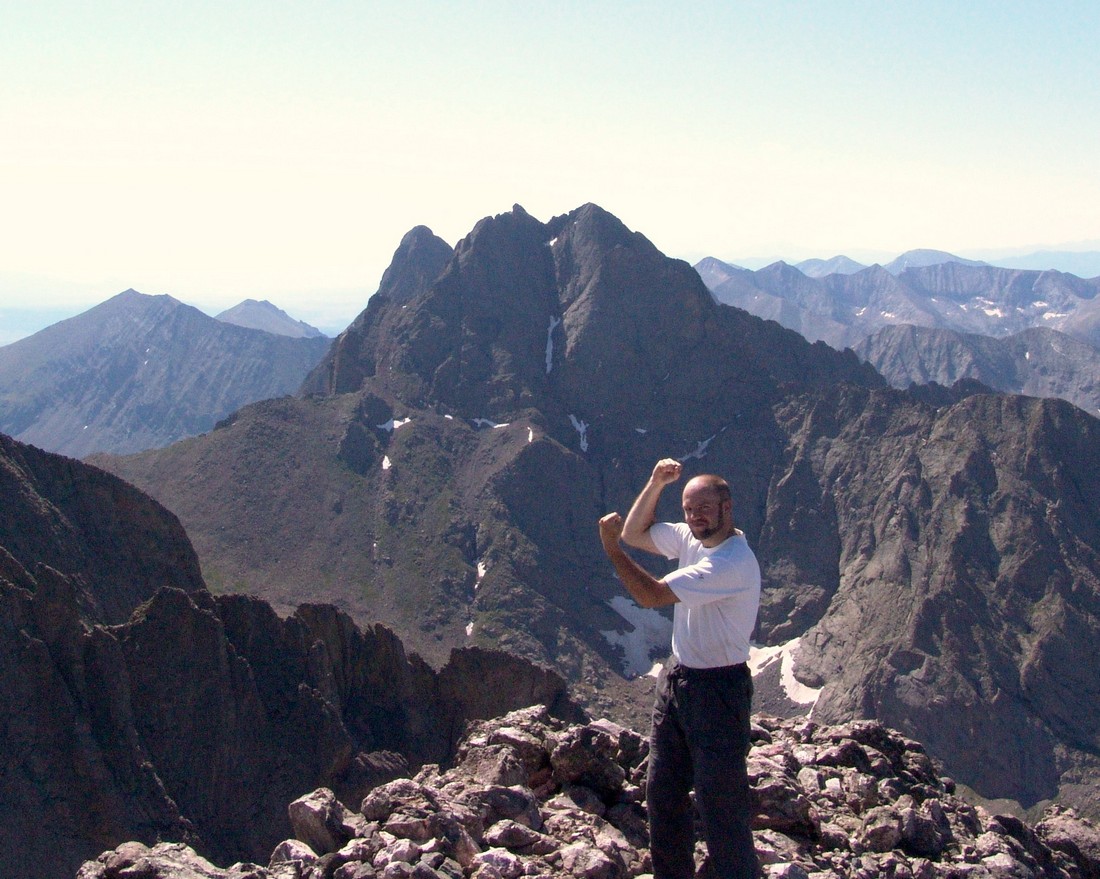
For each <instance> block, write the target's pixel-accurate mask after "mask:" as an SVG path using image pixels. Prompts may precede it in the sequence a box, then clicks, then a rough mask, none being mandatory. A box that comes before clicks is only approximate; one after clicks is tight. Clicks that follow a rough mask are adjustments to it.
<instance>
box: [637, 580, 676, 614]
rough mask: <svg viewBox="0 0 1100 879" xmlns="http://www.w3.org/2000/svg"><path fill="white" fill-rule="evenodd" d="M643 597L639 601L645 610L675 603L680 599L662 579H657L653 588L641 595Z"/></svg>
mask: <svg viewBox="0 0 1100 879" xmlns="http://www.w3.org/2000/svg"><path fill="white" fill-rule="evenodd" d="M643 599H644V600H643V601H642V602H640V603H641V605H642V607H644V608H645V609H646V610H654V609H656V608H658V607H668V606H669V605H670V604H676V602H677V601H679V600H680V599H678V598H677V597H676V593H675V592H673V591H672V590H671V589H670V588H669V586H668V584H667V583H665V581H664V580H658V581H657V583H656V584H655V586H654V588H653V589H652V590H650V591H648V592H647V593H646V594H645V595H644V596H643Z"/></svg>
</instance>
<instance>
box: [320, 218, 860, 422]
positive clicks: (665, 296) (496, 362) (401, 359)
mask: <svg viewBox="0 0 1100 879" xmlns="http://www.w3.org/2000/svg"><path fill="white" fill-rule="evenodd" d="M401 254H402V250H401V249H400V248H399V250H398V256H396V257H395V261H394V263H393V264H392V265H391V268H390V269H389V270H387V283H388V284H394V285H395V284H400V283H405V281H404V280H403V278H404V275H403V272H405V271H406V270H407V267H406V265H405V264H404V263H403V262H402V261H401V259H400V258H399V257H400V255H401ZM443 255H444V254H443V253H442V250H441V249H440V250H439V252H438V257H439V258H440V259H442V257H443ZM433 270H434V267H433ZM785 270H786V271H790V272H793V273H797V270H795V269H793V268H790V267H786V269H785ZM426 277H427V275H423V274H421V275H420V276H418V277H417V278H416V279H415V280H414V281H412V282H410V284H409V287H410V289H412V288H415V289H417V290H418V291H419V292H418V294H417V296H416V299H415V302H413V301H412V300H409V299H406V300H398V299H395V298H394V297H388V298H386V299H385V300H382V299H379V300H378V301H376V302H373V303H371V304H370V305H368V308H367V310H366V311H365V312H364V313H363V314H362V315H361V316H360V318H358V319H357V320H356V323H355V325H353V326H352V327H350V328H349V330H348V331H347V333H346V334H345V336H344V337H342V338H341V339H340V340H338V342H337V344H336V345H334V347H333V351H332V354H331V357H330V358H329V360H328V361H327V362H326V363H325V364H323V365H322V367H319V368H318V370H317V371H316V372H315V374H314V376H311V380H310V381H309V382H307V384H306V385H304V386H303V391H305V392H307V393H314V392H323V393H333V392H335V393H344V392H348V391H354V390H358V389H360V388H361V387H363V384H364V382H365V381H367V380H368V379H370V380H371V381H372V382H373V383H374V384H376V385H377V384H379V383H381V384H382V385H384V386H385V388H383V389H382V391H383V392H384V394H389V395H397V396H404V397H406V398H409V397H412V398H416V399H420V400H423V401H430V402H431V403H433V404H434V405H439V406H442V407H443V408H444V410H445V411H450V412H453V413H455V414H461V415H463V416H464V417H468V418H477V417H485V418H491V419H493V420H496V421H498V422H500V421H508V420H511V419H512V418H513V417H515V416H516V414H517V413H518V412H521V411H523V410H526V409H529V408H532V407H535V408H538V409H540V410H542V411H544V412H545V411H549V412H555V413H560V412H561V411H562V410H565V409H569V408H570V407H573V408H576V407H577V406H580V405H581V401H584V405H585V406H586V408H588V410H589V411H590V413H591V414H590V415H589V416H588V417H594V416H595V414H596V413H597V412H598V413H600V414H601V417H606V415H607V413H608V412H610V411H622V410H623V409H625V408H629V407H632V406H633V407H635V408H636V409H638V410H639V411H648V410H649V409H650V408H652V407H653V406H655V405H659V402H658V401H659V400H662V399H666V396H667V395H675V394H677V393H680V392H686V388H683V389H682V390H681V387H680V385H681V382H685V383H690V382H693V381H694V382H699V381H702V380H703V376H702V375H701V374H700V375H696V374H695V367H694V366H688V367H686V368H684V367H678V366H677V364H678V363H679V362H680V361H684V360H688V361H690V360H691V356H690V354H689V352H690V350H691V349H692V348H693V347H694V346H697V345H698V344H701V343H704V341H705V340H708V339H710V340H711V344H712V345H713V346H715V355H716V357H718V359H719V361H720V362H721V364H722V365H721V367H720V369H719V370H718V371H719V373H720V375H721V376H723V377H726V378H728V380H729V381H731V382H733V383H734V385H739V384H742V383H744V382H746V381H749V382H751V381H754V380H756V379H754V378H753V377H758V378H760V380H762V381H765V382H766V381H771V380H772V379H770V378H763V377H764V376H768V375H772V374H775V375H778V374H785V373H787V372H788V370H789V368H790V367H789V362H790V359H788V362H787V363H784V362H783V360H784V355H783V349H782V346H780V347H778V348H775V347H772V346H769V345H762V346H761V348H762V349H763V350H764V351H767V354H766V356H765V357H764V358H762V359H759V360H756V361H753V362H745V350H746V347H749V348H751V347H753V345H754V344H755V343H751V342H750V343H749V344H748V345H747V346H746V344H745V340H744V339H742V340H739V342H737V343H735V342H734V341H733V339H732V336H731V335H730V333H729V332H728V330H727V329H723V328H722V325H723V324H725V323H727V322H728V321H729V320H730V319H731V318H730V316H729V315H726V314H725V313H724V312H723V311H722V309H721V308H720V307H719V306H717V305H716V304H715V302H714V300H713V298H712V297H711V296H710V294H709V292H708V290H707V289H706V286H705V285H704V284H703V283H702V281H701V280H700V278H699V276H698V274H697V273H696V272H695V271H694V270H692V268H691V267H690V266H689V265H688V264H687V263H685V262H683V261H681V260H675V259H670V258H668V257H666V256H665V255H664V254H662V253H661V252H660V251H659V250H658V249H657V248H656V247H654V245H653V244H652V243H651V242H650V241H649V240H648V239H647V238H646V237H645V236H644V235H641V234H639V233H636V232H633V231H631V230H630V229H628V228H627V227H626V225H625V224H623V223H622V221H620V220H619V219H618V218H617V217H615V216H614V215H612V214H611V213H609V212H607V211H606V210H604V209H602V208H600V207H599V206H598V205H595V204H586V205H582V206H581V207H580V208H577V209H576V210H574V211H571V212H570V213H568V214H564V215H561V216H558V217H555V218H554V219H552V220H551V221H550V222H548V223H542V222H540V221H539V220H537V219H535V218H534V217H532V216H531V215H530V214H528V213H526V211H515V210H513V211H512V212H509V213H505V214H498V215H496V216H493V217H487V218H485V219H483V220H481V221H480V222H478V223H477V225H476V226H475V227H474V229H473V231H471V232H470V233H469V234H468V235H467V236H466V237H465V238H463V239H462V240H461V241H460V242H459V243H458V244H457V245H456V247H455V250H454V252H453V255H452V256H451V257H450V259H449V260H448V261H447V263H446V266H445V267H444V268H443V270H442V271H441V272H439V274H438V277H437V278H435V279H433V280H431V281H430V282H428V283H427V284H424V283H423V282H424V280H425V278H426ZM804 280H805V281H806V283H808V284H809V283H816V282H811V281H809V280H808V279H804ZM761 332H764V333H765V334H766V332H767V331H764V330H763V329H762V328H757V327H754V328H753V329H752V330H751V331H750V332H749V336H750V338H755V337H756V336H758V335H759V334H760V333H761ZM784 344H787V345H794V346H795V347H801V346H802V345H803V344H804V343H803V342H802V340H799V339H798V338H797V337H796V336H793V335H792V336H791V337H790V338H789V339H788V340H787V341H786V342H785V343H784ZM798 359H801V355H800V356H799V357H795V358H794V360H798ZM826 359H828V357H826ZM805 363H807V364H808V363H815V364H816V365H815V366H814V367H813V368H812V369H811V370H810V373H809V376H810V380H813V378H812V376H813V375H814V374H815V373H816V371H817V370H818V369H824V370H825V371H827V372H830V371H831V370H833V369H834V368H835V366H826V365H825V364H824V361H823V360H821V359H820V358H818V357H816V356H814V357H809V358H807V359H806V360H805ZM846 369H847V368H846V367H845V368H842V370H841V371H842V372H845V371H846ZM609 371H610V372H609ZM600 374H613V375H617V376H618V375H634V376H637V377H638V379H639V382H638V383H635V384H632V385H630V386H629V387H628V388H627V389H625V390H624V389H623V388H622V387H613V386H612V385H611V384H610V383H603V382H593V377H594V376H597V375H600ZM665 375H669V376H671V377H672V378H671V380H669V381H666V380H665V379H664V378H663V376H665ZM715 392H716V391H715ZM693 393H694V392H693ZM576 417H577V418H581V417H582V416H581V415H576Z"/></svg>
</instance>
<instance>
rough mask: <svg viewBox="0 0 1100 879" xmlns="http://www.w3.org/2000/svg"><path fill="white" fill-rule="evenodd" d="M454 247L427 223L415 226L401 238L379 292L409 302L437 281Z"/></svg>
mask: <svg viewBox="0 0 1100 879" xmlns="http://www.w3.org/2000/svg"><path fill="white" fill-rule="evenodd" d="M453 252H454V251H453V250H452V248H451V246H450V245H449V244H448V243H447V242H446V241H444V240H443V239H442V238H439V237H438V236H437V235H436V234H435V233H434V232H432V230H431V229H429V228H428V227H427V226H414V227H413V228H412V229H410V230H409V231H408V232H406V233H405V235H404V236H403V237H402V238H401V243H400V244H399V245H398V246H397V250H395V251H394V254H393V259H391V260H390V264H389V266H388V267H387V268H386V271H385V272H384V273H383V274H382V281H381V283H380V284H379V285H378V293H379V294H381V295H382V296H386V297H388V298H390V299H392V300H393V301H394V302H397V303H401V304H404V303H407V302H408V301H409V300H410V299H412V298H413V297H414V296H415V295H416V294H417V293H419V292H421V290H423V289H424V288H425V287H426V286H427V285H428V284H430V283H431V282H432V281H434V280H435V279H436V278H437V277H438V276H439V273H440V272H441V271H442V270H443V267H444V266H445V265H446V264H447V260H449V259H450V258H451V254H452V253H453Z"/></svg>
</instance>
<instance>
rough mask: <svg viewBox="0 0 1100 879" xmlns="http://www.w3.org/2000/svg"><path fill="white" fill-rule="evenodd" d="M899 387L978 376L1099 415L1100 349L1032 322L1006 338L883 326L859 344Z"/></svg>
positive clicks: (866, 356) (860, 351)
mask: <svg viewBox="0 0 1100 879" xmlns="http://www.w3.org/2000/svg"><path fill="white" fill-rule="evenodd" d="M854 350H855V352H856V353H857V354H858V355H859V356H860V357H862V358H863V359H864V360H867V361H868V362H870V363H871V364H872V365H873V366H874V367H875V368H876V369H877V370H878V371H879V372H881V373H882V374H883V375H884V376H885V377H886V379H887V380H888V381H889V382H890V384H892V385H894V387H898V388H905V387H908V386H909V384H910V383H912V382H916V383H918V384H926V383H928V382H938V383H939V384H941V385H951V384H954V383H955V382H956V381H959V380H960V379H974V380H976V381H980V382H981V383H982V384H985V385H988V386H989V387H991V388H994V389H996V390H998V391H1005V392H1006V393H1013V394H1029V395H1031V396H1035V397H1061V398H1062V399H1063V400H1069V401H1070V402H1071V403H1073V404H1074V405H1077V406H1080V407H1081V408H1082V409H1084V410H1085V411H1086V412H1089V413H1090V414H1092V415H1100V350H1097V349H1096V348H1094V347H1092V346H1091V345H1087V344H1085V343H1084V342H1081V341H1078V340H1077V339H1074V338H1072V337H1070V336H1067V335H1066V334H1065V333H1059V332H1057V331H1056V330H1048V329H1045V328H1043V327H1033V328H1032V329H1028V330H1023V331H1022V332H1019V333H1016V334H1014V335H1012V336H1007V337H1005V338H1003V339H994V338H991V337H989V336H979V335H974V334H971V333H958V332H955V331H954V330H943V329H934V328H929V327H914V326H911V325H908V324H899V325H897V326H891V327H884V328H883V329H881V330H879V331H878V332H877V333H875V334H874V335H871V336H868V337H867V338H866V339H864V340H863V341H862V342H859V343H858V344H857V345H856V346H855V349H854Z"/></svg>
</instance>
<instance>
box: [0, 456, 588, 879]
mask: <svg viewBox="0 0 1100 879" xmlns="http://www.w3.org/2000/svg"><path fill="white" fill-rule="evenodd" d="M0 499H2V504H0V693H3V699H2V700H0V761H2V762H0V769H2V771H0V874H2V875H4V876H5V877H37V876H43V875H66V874H71V873H72V872H73V871H75V869H76V867H77V866H78V865H79V863H80V862H81V861H82V860H84V859H86V858H88V857H91V856H93V855H94V854H95V853H96V852H97V851H101V850H103V848H104V847H111V846H114V845H117V844H118V843H119V842H121V841H124V840H131V839H132V840H140V841H144V842H149V843H151V842H153V841H154V840H156V839H158V838H165V839H174V840H180V841H184V842H189V843H190V844H192V845H195V846H196V847H197V848H198V849H199V850H200V851H202V852H204V853H205V854H207V855H208V856H210V857H216V858H218V859H219V860H226V861H230V860H235V859H240V858H255V857H258V856H259V855H260V854H264V856H266V852H267V850H268V849H270V847H271V846H273V845H274V844H275V843H276V842H277V841H278V840H279V839H280V838H282V837H283V836H285V835H286V833H287V832H288V831H287V826H288V825H287V817H286V802H287V801H288V800H289V799H292V798H294V797H296V796H299V795H301V794H302V793H303V792H306V791H308V790H311V789H313V788H314V787H316V786H317V785H318V784H324V785H327V786H328V787H330V788H332V789H334V790H337V791H339V792H340V793H341V795H342V796H348V797H351V798H353V799H354V798H357V797H361V796H362V795H363V794H364V793H365V792H366V791H367V790H369V789H370V787H372V786H373V785H375V784H377V783H379V782H380V781H384V780H388V779H389V778H392V777H393V776H394V775H395V774H397V773H400V772H404V771H407V770H408V769H409V768H410V767H417V766H419V765H420V764H421V763H422V762H425V761H431V762H436V763H446V762H448V761H449V760H450V758H451V756H452V754H453V752H454V747H455V744H456V742H457V740H458V736H459V734H460V731H461V729H462V727H463V725H464V723H465V722H466V721H467V720H468V719H470V718H473V717H482V716H489V715H491V714H495V713H499V712H500V711H501V710H507V709H509V708H514V707H517V706H521V705H527V704H532V703H539V704H544V705H550V706H553V709H554V710H555V711H556V712H557V713H560V714H562V715H563V716H574V717H575V716H577V710H576V709H575V708H574V707H573V706H572V703H571V702H570V701H569V699H568V697H567V696H566V694H565V686H564V683H563V682H562V681H561V679H560V678H558V677H557V676H556V675H554V674H553V673H551V672H548V671H546V670H544V669H538V668H535V667H533V666H531V665H530V664H529V663H527V662H525V661H523V660H520V659H518V658H516V657H511V656H506V655H503V654H498V653H494V652H492V651H486V650H478V649H475V648H472V649H469V650H466V651H462V652H458V653H456V654H455V656H454V657H453V661H452V662H451V663H449V664H447V665H446V666H444V668H443V669H442V671H440V672H436V671H433V670H432V669H431V668H429V667H428V666H427V665H426V664H425V663H424V662H423V661H421V660H420V659H418V658H417V657H415V656H409V655H407V654H406V653H405V650H404V647H403V646H402V644H401V642H400V641H399V640H398V639H397V638H396V637H395V636H394V635H393V634H392V633H391V632H389V631H388V630H386V629H384V628H382V627H380V626H374V627H370V628H368V629H365V630H363V629H360V628H359V627H358V626H356V625H355V624H354V623H353V622H352V621H351V619H350V618H349V617H347V616H346V615H345V614H342V613H340V612H339V611H337V610H336V609H335V608H332V607H329V606H323V605H311V606H305V607H302V608H300V609H299V610H298V612H297V613H296V614H294V615H293V616H292V617H290V618H289V619H280V618H279V617H278V616H277V615H276V614H275V613H274V611H272V609H271V608H270V606H269V605H267V604H266V603H264V602H262V601H260V600H258V599H254V598H248V597H245V596H236V595H231V596H224V597H221V598H218V599H215V598H214V597H213V596H211V595H210V594H209V593H208V592H207V591H206V589H205V587H204V586H203V583H202V580H201V577H200V575H199V571H198V565H197V560H196V558H195V554H194V551H193V549H192V548H191V546H190V544H189V543H188V542H187V539H186V536H185V535H184V534H183V531H182V529H181V528H180V526H179V523H178V521H177V520H176V519H175V517H174V516H173V515H172V514H171V513H169V512H168V511H167V510H165V509H163V508H162V507H160V506H159V505H158V504H157V503H156V502H154V501H153V500H152V499H150V498H148V497H147V496H145V495H142V494H141V493H140V492H138V491H137V490H136V489H134V488H133V487H132V486H130V485H127V484H126V483H123V482H122V481H121V480H118V479H117V478H116V477H114V476H111V475H109V474H107V473H104V472H103V471H100V470H97V469H95V468H93V467H89V466H87V465H84V464H81V463H79V462H77V461H73V460H71V459H66V458H61V457H59V456H56V455H50V454H48V453H45V452H42V451H40V450H38V449H35V448H33V447H31V446H24V445H22V444H20V443H16V442H14V441H12V440H10V439H9V438H8V437H3V436H0Z"/></svg>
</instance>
